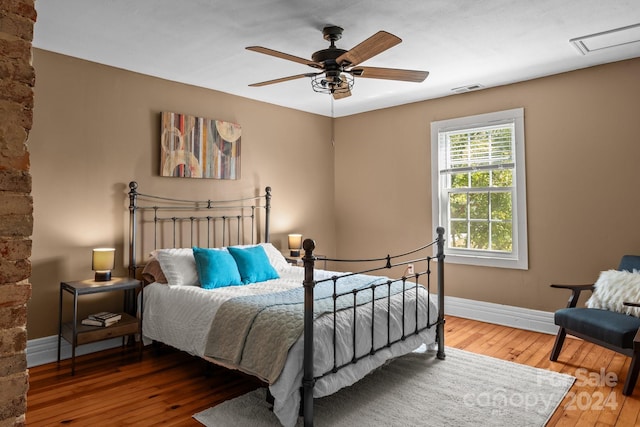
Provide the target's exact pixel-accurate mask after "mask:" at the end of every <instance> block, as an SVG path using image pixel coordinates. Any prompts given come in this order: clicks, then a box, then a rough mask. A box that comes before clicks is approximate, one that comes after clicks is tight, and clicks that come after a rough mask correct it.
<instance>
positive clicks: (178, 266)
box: [155, 248, 199, 286]
mask: <svg viewBox="0 0 640 427" xmlns="http://www.w3.org/2000/svg"><path fill="white" fill-rule="evenodd" d="M155 254H156V257H157V258H158V261H159V262H160V267H161V268H162V272H163V273H164V275H165V277H166V278H167V283H169V285H173V286H198V285H199V283H198V272H197V271H196V260H195V259H194V257H193V250H192V249H191V248H176V249H158V250H157V251H155Z"/></svg>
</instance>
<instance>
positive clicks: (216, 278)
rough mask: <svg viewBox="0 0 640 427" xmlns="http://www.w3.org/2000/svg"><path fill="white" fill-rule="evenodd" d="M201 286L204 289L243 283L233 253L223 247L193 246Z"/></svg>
mask: <svg viewBox="0 0 640 427" xmlns="http://www.w3.org/2000/svg"><path fill="white" fill-rule="evenodd" d="M193 256H194V257H195V260H196V270H197V272H198V277H199V278H200V286H202V287H203V288H204V289H215V288H223V287H225V286H237V285H242V284H243V283H242V280H241V279H240V272H239V271H238V266H237V265H236V262H235V260H234V259H233V257H232V256H231V254H230V253H229V252H228V251H226V250H223V249H205V248H198V247H195V246H194V248H193Z"/></svg>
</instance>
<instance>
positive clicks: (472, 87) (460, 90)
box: [451, 84, 484, 93]
mask: <svg viewBox="0 0 640 427" xmlns="http://www.w3.org/2000/svg"><path fill="white" fill-rule="evenodd" d="M483 87H484V86H482V85H480V84H473V85H468V86H460V87H454V88H453V89H451V91H452V92H454V93H466V92H471V91H472V90H478V89H482V88H483Z"/></svg>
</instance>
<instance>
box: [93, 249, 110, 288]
mask: <svg viewBox="0 0 640 427" xmlns="http://www.w3.org/2000/svg"><path fill="white" fill-rule="evenodd" d="M115 262H116V250H115V249H114V248H96V249H94V250H93V255H92V257H91V269H92V270H94V271H95V272H96V275H95V281H96V282H105V281H108V280H111V270H113V268H114V267H115Z"/></svg>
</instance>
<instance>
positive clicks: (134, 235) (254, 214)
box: [129, 181, 271, 277]
mask: <svg viewBox="0 0 640 427" xmlns="http://www.w3.org/2000/svg"><path fill="white" fill-rule="evenodd" d="M270 213H271V187H266V188H265V193H264V194H262V195H258V196H250V197H245V198H238V199H233V200H183V199H175V198H169V197H164V196H156V195H149V194H144V193H140V192H139V191H138V183H137V182H135V181H131V182H130V183H129V276H130V277H135V276H136V272H137V270H138V269H140V268H142V267H143V266H144V261H145V260H146V259H147V258H148V254H149V253H150V252H151V251H152V250H154V249H160V248H178V247H192V246H201V247H221V246H231V245H242V244H255V243H261V242H264V243H266V242H269V217H270ZM141 261H143V263H141Z"/></svg>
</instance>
